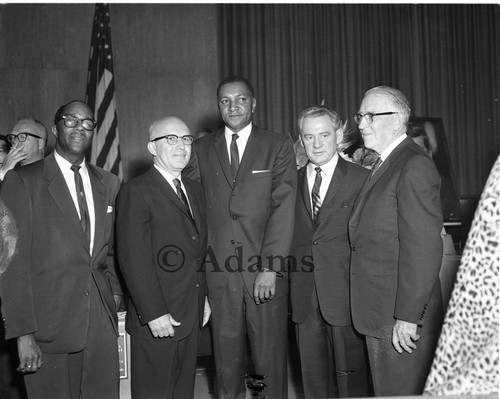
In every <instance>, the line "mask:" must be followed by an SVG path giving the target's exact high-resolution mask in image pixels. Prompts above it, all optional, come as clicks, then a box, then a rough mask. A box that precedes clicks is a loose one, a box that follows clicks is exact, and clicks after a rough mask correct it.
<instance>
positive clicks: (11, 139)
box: [5, 132, 41, 144]
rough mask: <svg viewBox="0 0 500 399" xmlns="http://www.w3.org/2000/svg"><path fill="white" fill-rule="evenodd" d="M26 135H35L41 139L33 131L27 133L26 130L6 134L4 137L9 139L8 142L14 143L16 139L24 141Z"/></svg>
mask: <svg viewBox="0 0 500 399" xmlns="http://www.w3.org/2000/svg"><path fill="white" fill-rule="evenodd" d="M28 136H31V137H35V138H37V139H41V137H40V136H37V135H36V134H33V133H28V132H21V133H18V134H8V135H6V136H5V137H7V140H9V143H10V144H15V142H16V140H19V141H20V142H21V143H24V142H25V141H26V139H27V138H28Z"/></svg>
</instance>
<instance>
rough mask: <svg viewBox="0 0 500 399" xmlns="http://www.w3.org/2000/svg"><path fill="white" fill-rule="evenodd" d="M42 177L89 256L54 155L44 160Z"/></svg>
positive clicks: (87, 243) (82, 232) (74, 208)
mask: <svg viewBox="0 0 500 399" xmlns="http://www.w3.org/2000/svg"><path fill="white" fill-rule="evenodd" d="M43 177H44V178H45V179H46V180H47V181H48V191H49V193H50V195H51V197H52V199H53V201H54V202H55V203H56V205H57V207H58V208H59V210H60V211H61V212H62V214H63V215H64V216H65V218H66V219H67V220H69V222H70V223H71V227H72V229H73V230H74V231H75V234H76V236H77V237H78V239H79V240H80V241H81V243H82V245H83V246H84V247H85V249H86V250H87V252H89V254H90V243H89V242H87V237H86V236H85V233H84V231H83V228H82V224H81V223H80V218H79V217H78V211H77V210H76V207H75V203H74V202H73V198H72V197H71V193H70V191H69V188H68V185H67V184H66V180H64V176H63V174H62V172H61V169H60V168H59V165H58V164H57V162H56V160H55V158H54V154H51V155H49V156H48V157H46V158H45V160H44V171H43Z"/></svg>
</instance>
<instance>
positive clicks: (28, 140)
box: [0, 118, 48, 181]
mask: <svg viewBox="0 0 500 399" xmlns="http://www.w3.org/2000/svg"><path fill="white" fill-rule="evenodd" d="M6 137H7V140H8V141H9V143H10V145H11V148H10V151H9V153H8V154H7V155H6V157H5V160H4V162H3V165H2V166H1V167H0V181H2V180H3V178H4V177H5V174H6V173H7V172H8V171H9V170H11V169H14V168H15V167H16V165H19V166H24V165H28V164H30V163H33V162H36V161H39V160H40V159H43V157H44V155H45V147H46V145H47V138H48V137H47V128H46V127H45V125H44V124H43V123H42V122H40V121H38V120H36V119H33V118H22V119H19V120H18V121H17V122H16V124H15V125H14V126H13V127H12V131H11V132H10V134H7V135H6Z"/></svg>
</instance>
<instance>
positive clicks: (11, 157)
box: [0, 145, 28, 180]
mask: <svg viewBox="0 0 500 399" xmlns="http://www.w3.org/2000/svg"><path fill="white" fill-rule="evenodd" d="M27 155H28V152H27V151H25V149H24V145H17V146H14V147H12V148H11V149H10V151H9V152H8V153H7V155H6V156H5V159H4V160H3V165H2V167H1V168H0V180H3V178H4V176H5V174H6V173H7V172H8V171H9V170H11V169H14V167H15V166H16V165H17V163H18V162H21V161H23V160H24V159H26V157H27Z"/></svg>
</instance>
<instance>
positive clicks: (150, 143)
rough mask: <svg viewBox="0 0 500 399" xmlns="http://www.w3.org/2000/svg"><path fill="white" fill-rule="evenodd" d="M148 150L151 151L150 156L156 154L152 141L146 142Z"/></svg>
mask: <svg viewBox="0 0 500 399" xmlns="http://www.w3.org/2000/svg"><path fill="white" fill-rule="evenodd" d="M148 151H149V152H150V153H151V155H152V156H154V157H155V156H156V145H155V143H154V142H152V141H150V142H149V143H148Z"/></svg>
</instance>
